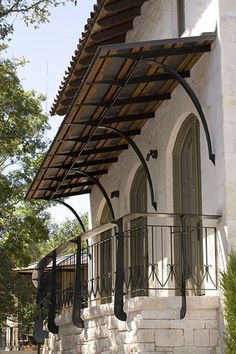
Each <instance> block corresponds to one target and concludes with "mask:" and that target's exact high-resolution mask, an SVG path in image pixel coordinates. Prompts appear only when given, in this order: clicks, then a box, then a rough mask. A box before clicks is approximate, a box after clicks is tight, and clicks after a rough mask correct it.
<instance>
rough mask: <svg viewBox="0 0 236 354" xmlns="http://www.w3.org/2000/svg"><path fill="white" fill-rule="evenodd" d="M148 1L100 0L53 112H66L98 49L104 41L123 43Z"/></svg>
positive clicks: (95, 6)
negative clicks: (143, 5) (142, 7)
mask: <svg viewBox="0 0 236 354" xmlns="http://www.w3.org/2000/svg"><path fill="white" fill-rule="evenodd" d="M145 1H147V0H97V2H96V4H95V5H94V7H93V11H92V12H91V13H90V17H89V18H88V20H87V24H86V25H85V27H84V32H83V33H82V35H81V38H80V40H79V44H78V45H77V49H76V50H75V52H74V55H73V56H72V59H71V61H70V65H69V66H68V68H67V70H66V72H65V74H64V77H63V79H62V81H61V84H60V87H59V91H58V93H57V96H56V98H55V100H54V102H53V105H52V108H51V111H50V114H51V115H54V114H58V115H65V114H66V113H67V110H68V108H69V102H70V101H71V100H72V99H73V98H74V96H75V95H76V92H77V90H78V88H79V86H80V84H81V81H82V79H83V77H84V75H85V73H86V71H87V69H88V67H89V65H90V63H91V61H92V60H93V57H94V54H95V52H96V50H97V48H98V47H99V46H101V45H104V44H112V43H123V42H125V38H126V34H127V32H128V31H129V30H131V29H132V28H133V20H134V18H135V17H136V16H139V15H140V14H141V6H142V4H143V3H144V2H145Z"/></svg>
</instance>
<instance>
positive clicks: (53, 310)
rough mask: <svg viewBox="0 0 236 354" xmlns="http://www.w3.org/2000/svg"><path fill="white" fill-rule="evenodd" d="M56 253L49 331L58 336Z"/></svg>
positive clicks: (53, 267)
mask: <svg viewBox="0 0 236 354" xmlns="http://www.w3.org/2000/svg"><path fill="white" fill-rule="evenodd" d="M56 260H57V254H56V251H55V250H54V251H53V254H52V274H51V291H50V305H49V310H48V330H49V332H51V333H54V334H57V333H58V329H59V327H58V326H57V325H56V324H55V317H56Z"/></svg>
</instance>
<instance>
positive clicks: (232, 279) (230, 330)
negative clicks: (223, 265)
mask: <svg viewBox="0 0 236 354" xmlns="http://www.w3.org/2000/svg"><path fill="white" fill-rule="evenodd" d="M221 287H222V291H223V296H224V313H225V320H226V324H225V328H226V337H225V346H226V348H225V352H226V353H227V354H235V353H236V252H235V251H231V252H230V254H229V258H228V264H227V269H226V271H225V272H222V273H221Z"/></svg>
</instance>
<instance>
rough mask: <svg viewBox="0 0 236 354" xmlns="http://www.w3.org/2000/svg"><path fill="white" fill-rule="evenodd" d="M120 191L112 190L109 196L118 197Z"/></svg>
mask: <svg viewBox="0 0 236 354" xmlns="http://www.w3.org/2000/svg"><path fill="white" fill-rule="evenodd" d="M119 196H120V192H119V191H112V192H111V198H119Z"/></svg>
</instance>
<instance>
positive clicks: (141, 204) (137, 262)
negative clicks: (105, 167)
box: [130, 166, 148, 296]
mask: <svg viewBox="0 0 236 354" xmlns="http://www.w3.org/2000/svg"><path fill="white" fill-rule="evenodd" d="M130 211H131V212H132V213H146V212H147V179H146V175H145V172H144V169H143V167H142V166H140V167H139V169H138V170H137V172H136V174H135V176H134V179H133V183H132V186H131V190H130ZM146 225H147V220H146V217H140V218H137V219H135V220H132V222H131V233H130V276H131V292H132V296H142V295H147V287H148V237H147V226H146Z"/></svg>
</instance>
